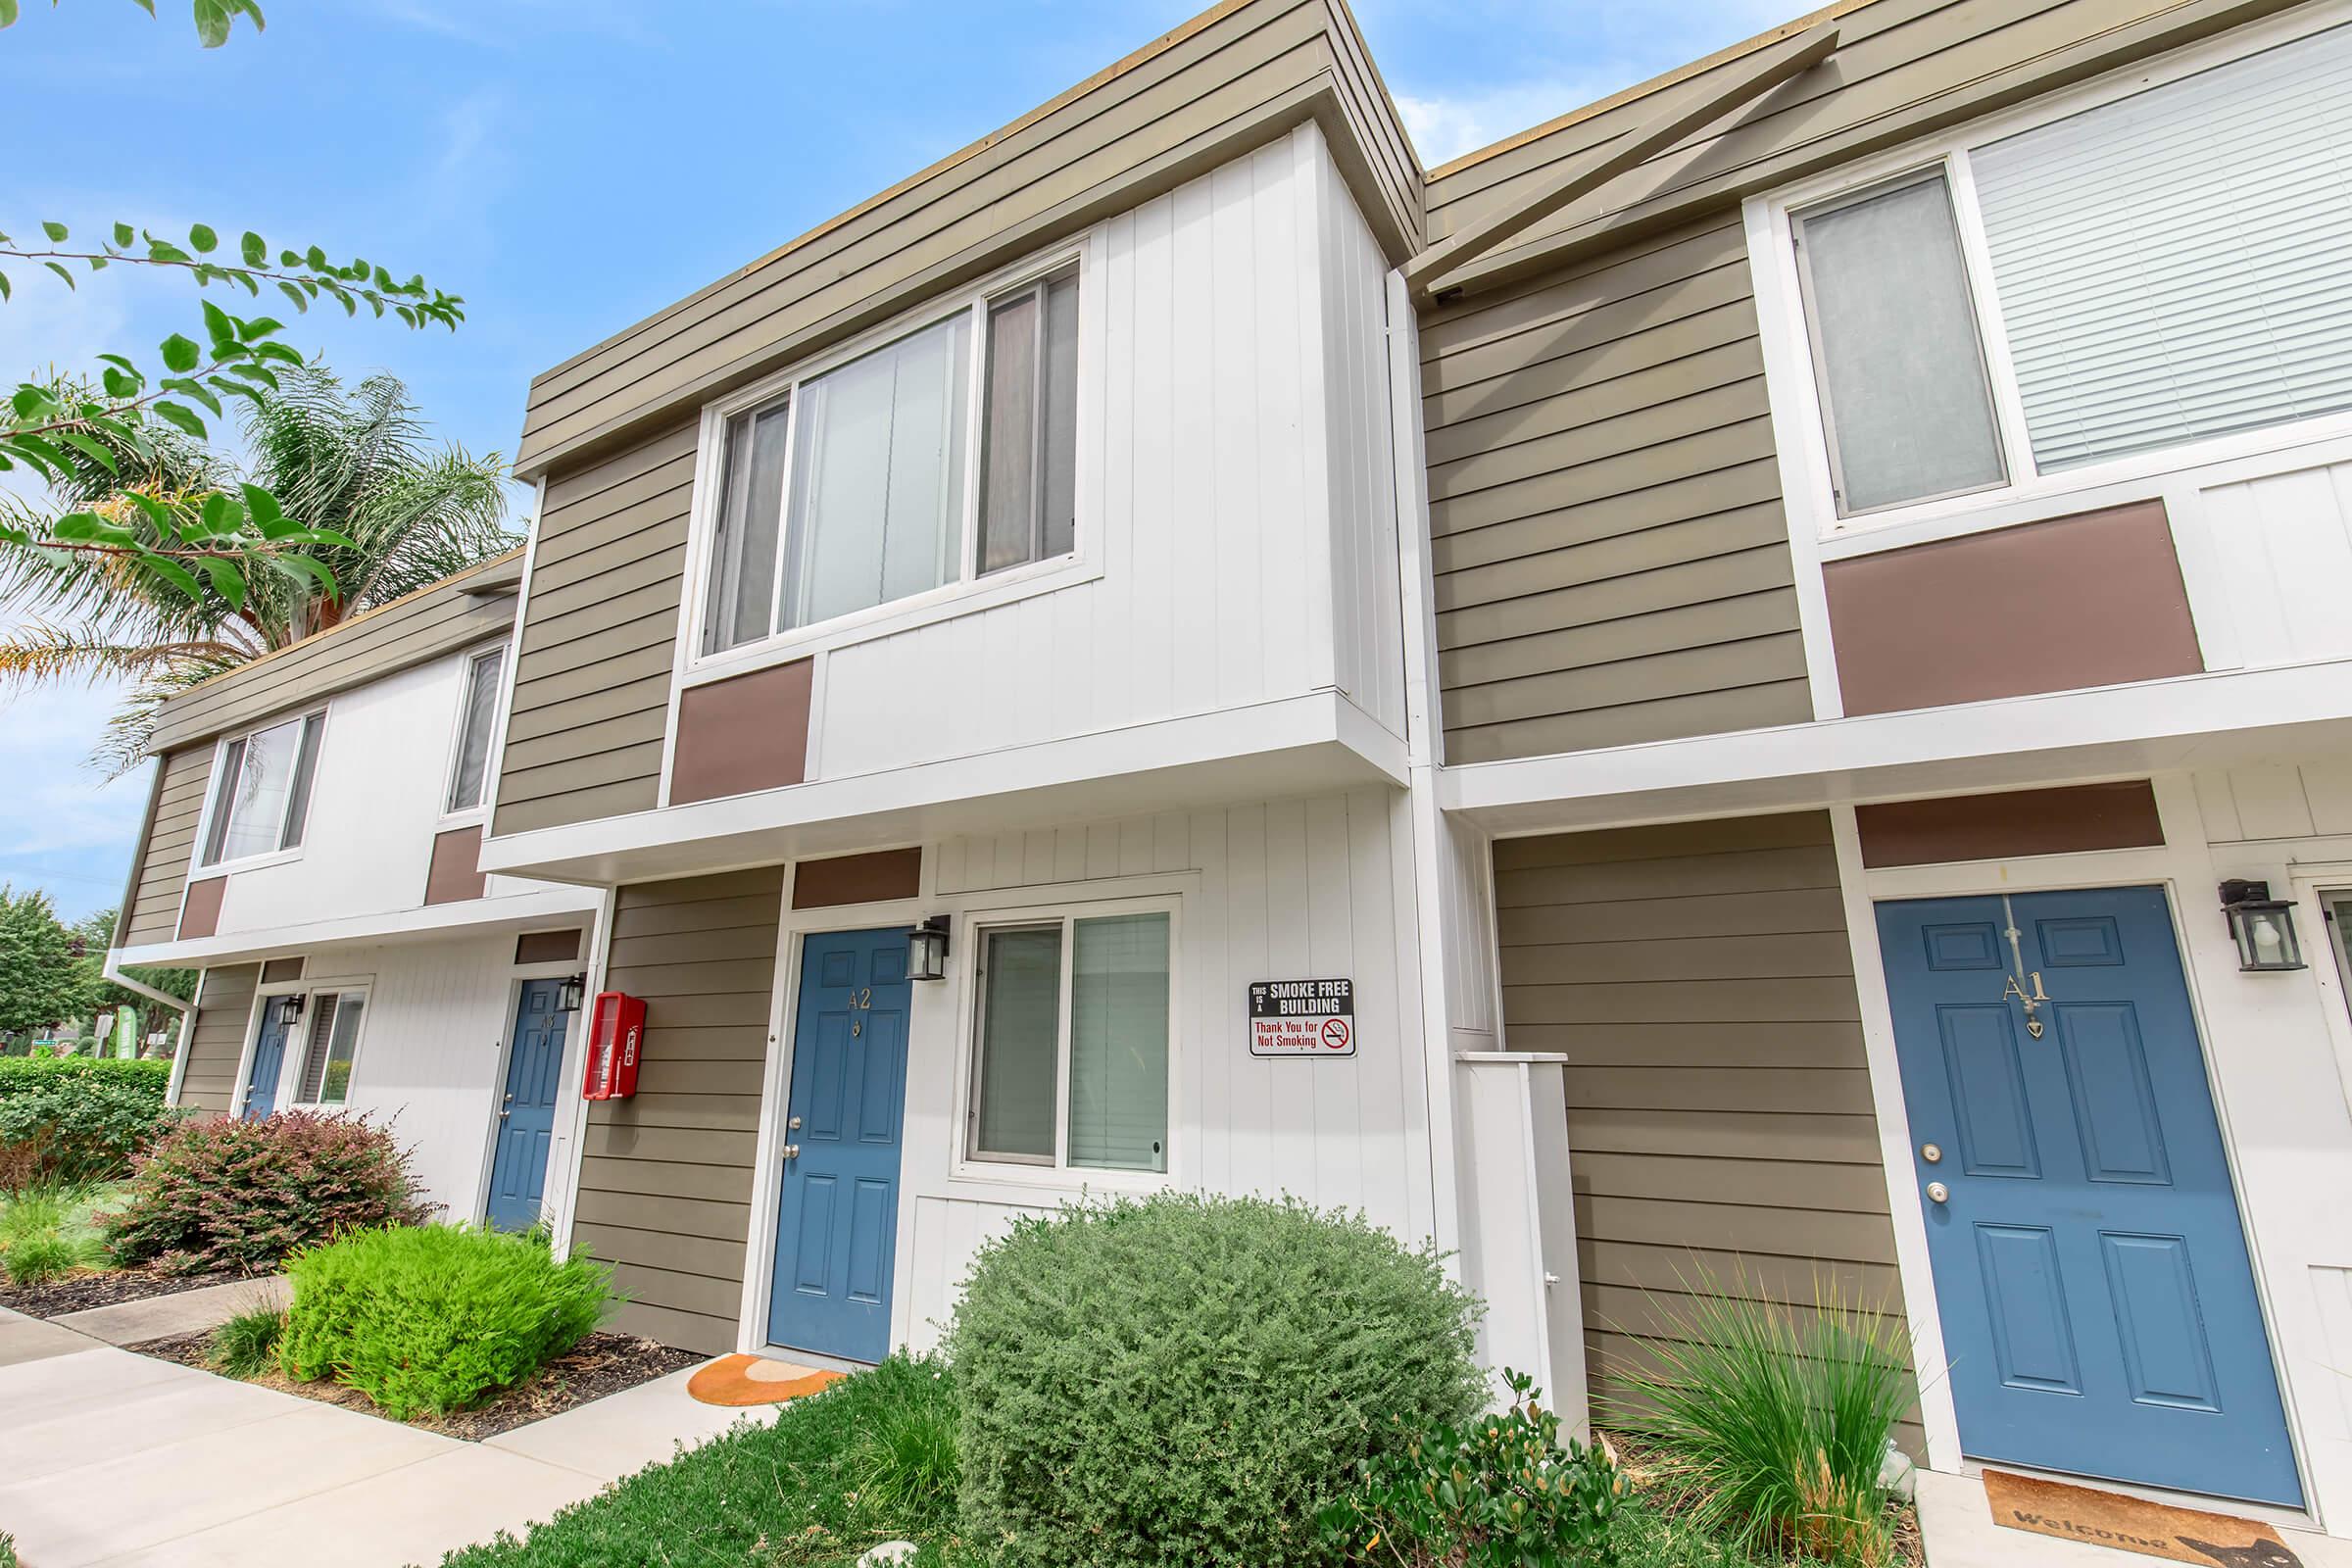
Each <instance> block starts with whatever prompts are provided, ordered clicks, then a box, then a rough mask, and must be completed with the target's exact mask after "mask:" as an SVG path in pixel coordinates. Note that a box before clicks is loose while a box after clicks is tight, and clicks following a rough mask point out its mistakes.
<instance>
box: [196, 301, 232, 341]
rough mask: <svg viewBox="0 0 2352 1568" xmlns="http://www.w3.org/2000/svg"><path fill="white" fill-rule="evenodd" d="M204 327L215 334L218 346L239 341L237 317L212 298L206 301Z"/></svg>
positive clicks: (214, 339)
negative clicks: (216, 303) (215, 302)
mask: <svg viewBox="0 0 2352 1568" xmlns="http://www.w3.org/2000/svg"><path fill="white" fill-rule="evenodd" d="M204 329H205V330H206V331H208V332H210V333H211V334H212V335H213V342H214V344H215V345H216V346H217V345H219V344H222V343H234V342H236V341H237V319H236V318H235V317H233V316H231V315H229V314H228V313H227V312H226V311H224V310H222V309H221V307H220V306H218V305H215V304H214V303H213V302H212V301H211V300H206V301H205V302H204Z"/></svg>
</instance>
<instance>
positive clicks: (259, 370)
mask: <svg viewBox="0 0 2352 1568" xmlns="http://www.w3.org/2000/svg"><path fill="white" fill-rule="evenodd" d="M228 373H229V374H231V375H241V376H243V377H244V378H245V379H246V380H248V381H259V382H261V383H262V385H264V386H266V387H269V388H270V390H271V391H275V390H276V389H277V372H276V371H274V370H272V369H270V367H268V366H267V365H251V364H247V365H232V366H230V367H229V368H228ZM215 384H216V385H217V384H218V383H215Z"/></svg>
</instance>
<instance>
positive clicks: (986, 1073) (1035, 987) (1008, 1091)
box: [972, 925, 1061, 1165]
mask: <svg viewBox="0 0 2352 1568" xmlns="http://www.w3.org/2000/svg"><path fill="white" fill-rule="evenodd" d="M980 984H981V993H980V1061H979V1073H978V1083H977V1086H976V1087H977V1089H978V1093H979V1101H978V1104H977V1106H976V1107H975V1109H974V1113H973V1125H974V1136H973V1139H972V1152H973V1153H974V1154H976V1155H979V1156H982V1157H986V1158H995V1159H1017V1160H1027V1161H1032V1162H1037V1163H1043V1164H1049V1165H1050V1164H1052V1163H1053V1162H1054V1089H1055V1081H1056V1079H1057V1077H1058V1076H1059V1068H1058V1062H1059V1056H1060V1034H1061V927H1060V926H1058V925H1053V926H1042V927H1040V926H1024V927H1016V928H1012V929H1008V930H996V931H990V932H988V933H987V934H986V935H985V936H984V937H983V938H982V940H981V945H980Z"/></svg>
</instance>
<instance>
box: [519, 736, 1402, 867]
mask: <svg viewBox="0 0 2352 1568" xmlns="http://www.w3.org/2000/svg"><path fill="white" fill-rule="evenodd" d="M1406 776H1407V774H1406V762H1405V755H1404V743H1403V742H1402V741H1401V740H1399V739H1398V738H1397V736H1395V735H1394V734H1391V733H1390V732H1389V731H1388V730H1387V729H1385V728H1383V727H1382V726H1381V725H1380V724H1379V723H1377V722H1376V721H1374V720H1373V719H1371V718H1370V717H1368V716H1366V715H1365V714H1364V712H1363V711H1361V710H1360V709H1358V708H1357V707H1356V706H1355V705H1354V704H1353V703H1352V702H1350V701H1348V699H1347V698H1346V697H1343V696H1341V695H1340V694H1338V693H1337V692H1329V691H1325V692H1314V693H1310V694H1308V695H1306V696H1303V697H1293V698H1287V699H1284V700H1281V701H1278V702H1272V703H1261V704H1258V705H1257V706H1255V707H1252V708H1245V709H1238V710H1226V711H1218V712H1212V713H1202V714H1198V715H1195V716H1193V717H1189V718H1177V719H1166V720H1161V721H1157V722H1154V723H1150V724H1139V725H1134V726H1131V727H1129V728H1126V729H1118V730H1109V731H1104V732H1102V733H1098V734H1092V735H1081V736H1075V737H1072V738H1070V739H1066V740H1056V741H1045V742H1040V743H1038V744H1036V745H1032V746H1015V747H1007V748H1005V750H1003V751H997V752H987V753H983V754H981V755H980V756H978V757H964V758H956V759H954V760H948V761H940V762H928V763H918V764H916V765H914V766H910V767H901V768H894V769H891V770H890V771H888V772H882V773H870V774H860V775H858V776H855V777H850V778H838V779H825V780H821V781H818V782H816V783H811V784H796V785H792V786H790V787H789V788H785V789H774V790H763V791H760V793H758V794H754V795H734V796H728V797H726V798H725V799H722V800H715V801H698V802H695V803H693V804H692V805H687V806H671V807H664V808H662V809H658V810H652V811H638V812H634V813H632V814H630V815H627V816H613V817H600V818H597V819H595V820H593V821H587V822H580V823H576V824H572V825H568V826H564V827H550V828H538V829H534V830H532V831H530V832H527V833H514V834H508V835H505V836H503V837H493V838H489V839H486V840H484V841H483V843H482V857H481V864H482V867H483V869H484V870H488V871H495V872H498V873H501V874H504V875H511V876H531V877H540V878H545V879H548V880H552V881H562V882H582V883H588V884H592V885H610V884H619V883H624V882H641V881H647V880H651V879H654V878H659V877H666V876H686V875H695V874H700V873H704V872H711V871H719V870H726V869H729V868H732V867H736V866H745V865H767V864H773V863H775V862H777V861H780V860H789V859H797V858H802V857H805V856H810V855H840V854H846V853H849V852H852V851H857V850H869V849H880V848H885V847H892V846H898V845H905V844H920V843H925V842H928V841H931V840H936V839H940V838H947V837H953V836H955V835H957V834H964V833H998V832H1008V831H1015V830H1020V829H1026V828H1034V827H1044V826H1049V825H1053V824H1057V823H1066V822H1073V821H1100V820H1103V819H1104V818H1108V817H1118V816H1136V815H1145V814H1149V813H1152V812H1156V811H1169V810H1193V809H1200V808H1202V807H1209V806H1217V805H1222V804H1228V803H1232V802H1237V801H1250V800H1273V799H1280V798H1283V797H1295V796H1300V795H1310V794H1316V793H1322V792H1327V791H1331V790H1339V789H1350V788H1362V787H1364V786H1366V785H1387V786H1391V787H1397V788H1401V787H1402V786H1403V785H1404V783H1405V781H1406Z"/></svg>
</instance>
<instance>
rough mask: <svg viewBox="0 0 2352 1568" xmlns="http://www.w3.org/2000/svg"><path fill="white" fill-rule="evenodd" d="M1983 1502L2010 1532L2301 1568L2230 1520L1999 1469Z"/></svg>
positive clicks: (2205, 1560)
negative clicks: (1988, 1504) (1987, 1504)
mask: <svg viewBox="0 0 2352 1568" xmlns="http://www.w3.org/2000/svg"><path fill="white" fill-rule="evenodd" d="M1985 1501H1986V1502H1988V1503H1990V1504H1991V1505H1992V1522H1993V1523H1994V1524H1996V1525H2002V1526H2005V1527H2007V1528H2008V1529H2011V1530H2030V1531H2032V1532H2033V1533H2034V1534H2035V1535H2039V1536H2056V1537H2058V1538H2059V1539H2061V1540H2064V1541H2086V1542H2089V1543H2091V1544H2094V1545H2100V1546H2114V1547H2116V1548H2117V1549H2119V1550H2122V1551H2136V1552H2138V1553H2140V1554H2141V1555H2142V1556H2147V1557H2167V1558H2170V1559H2171V1560H2172V1561H2174V1562H2187V1563H2196V1564H2199V1565H2200V1568H2214V1565H2216V1564H2219V1565H2220V1568H2302V1561H2301V1559H2299V1558H2298V1557H2296V1555H2295V1554H2294V1552H2292V1551H2291V1550H2289V1549H2288V1548H2287V1544H2286V1543H2285V1542H2283V1541H2281V1540H2279V1539H2278V1531H2276V1530H2273V1529H2272V1528H2271V1527H2270V1526H2269V1525H2266V1524H2258V1523H2256V1522H2255V1521H2254V1520H2251V1519H2240V1518H2238V1517H2236V1516H2235V1515H2233V1514H2226V1513H2205V1512H2203V1511H2201V1510H2199V1509H2196V1508H2175V1507H2172V1506H2170V1505H2169V1504H2166V1503H2161V1502H2150V1501H2148V1500H2147V1499H2146V1498H2144V1497H2128V1496H2126V1495H2123V1494H2122V1493H2119V1492H2099V1491H2096V1490H2094V1489H2092V1488H2090V1487H2070V1486H2067V1485H2066V1484H2065V1483H2063V1482H2058V1481H2043V1480H2041V1479H2039V1478H2038V1477H2034V1476H2013V1475H2010V1474H2008V1473H2006V1472H2004V1471H2000V1470H1987V1471H1985Z"/></svg>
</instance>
